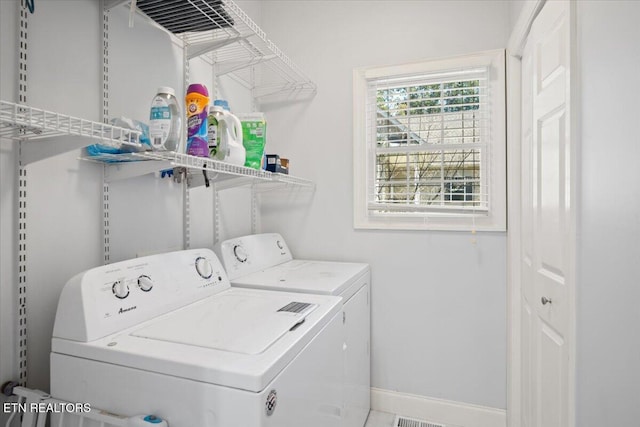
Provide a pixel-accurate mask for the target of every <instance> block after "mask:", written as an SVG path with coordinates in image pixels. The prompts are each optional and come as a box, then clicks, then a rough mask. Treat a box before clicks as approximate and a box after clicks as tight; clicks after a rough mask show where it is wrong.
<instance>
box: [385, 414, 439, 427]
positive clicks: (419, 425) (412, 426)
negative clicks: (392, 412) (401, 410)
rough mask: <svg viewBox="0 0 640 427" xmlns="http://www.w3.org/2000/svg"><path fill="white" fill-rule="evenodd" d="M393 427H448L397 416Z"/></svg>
mask: <svg viewBox="0 0 640 427" xmlns="http://www.w3.org/2000/svg"><path fill="white" fill-rule="evenodd" d="M393 427H447V426H445V425H444V424H436V423H430V422H428V421H423V420H416V419H415V418H407V417H401V416H399V415H398V416H396V419H395V421H394V422H393Z"/></svg>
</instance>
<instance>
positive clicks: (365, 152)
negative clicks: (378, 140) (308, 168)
mask: <svg viewBox="0 0 640 427" xmlns="http://www.w3.org/2000/svg"><path fill="white" fill-rule="evenodd" d="M477 67H487V68H488V70H489V73H488V80H487V81H488V93H489V96H490V101H489V105H490V108H491V110H490V125H489V126H490V135H491V139H490V141H488V147H489V150H488V151H489V152H488V156H489V164H490V168H489V170H490V175H489V176H488V177H487V178H488V180H489V209H488V211H487V210H478V211H477V212H474V211H471V212H464V213H463V212H446V211H445V210H444V209H443V210H441V211H438V210H432V211H429V212H402V213H399V214H375V213H372V212H371V211H370V210H369V207H368V200H367V194H368V187H369V186H370V185H372V181H374V180H375V171H374V168H375V147H373V146H372V145H370V143H369V141H367V128H366V126H367V117H366V115H367V102H368V87H367V86H368V81H370V80H375V79H382V78H393V77H407V76H412V75H413V76H419V75H420V74H429V73H438V72H447V71H452V70H464V69H471V68H477ZM505 74H506V73H505V51H504V50H503V49H499V50H492V51H486V52H478V53H474V54H470V55H462V56H457V57H452V58H444V59H435V60H426V61H421V62H416V63H410V64H400V65H389V66H382V67H363V68H356V69H354V71H353V138H354V140H353V166H354V167H353V172H354V177H353V182H354V208H353V211H354V217H353V220H354V228H356V229H396V230H454V231H476V230H477V231H505V230H506V216H507V215H506V88H505ZM485 173H486V172H485Z"/></svg>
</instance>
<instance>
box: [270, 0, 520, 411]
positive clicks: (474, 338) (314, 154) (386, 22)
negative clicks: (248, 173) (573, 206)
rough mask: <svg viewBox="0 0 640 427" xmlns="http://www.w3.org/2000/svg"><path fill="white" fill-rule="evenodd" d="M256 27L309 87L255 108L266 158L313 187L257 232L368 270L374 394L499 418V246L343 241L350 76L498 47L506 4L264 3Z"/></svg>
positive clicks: (502, 275) (452, 238) (348, 196)
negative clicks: (295, 96)
mask: <svg viewBox="0 0 640 427" xmlns="http://www.w3.org/2000/svg"><path fill="white" fill-rule="evenodd" d="M479 17H482V19H478V18H479ZM263 24H264V29H265V31H266V32H267V34H269V36H270V38H271V39H272V40H274V42H276V43H277V44H278V45H279V46H280V47H281V48H282V50H283V51H284V52H286V53H287V54H289V55H290V56H291V57H292V58H293V59H294V60H295V61H296V62H297V63H298V65H300V66H301V68H302V69H303V70H305V71H306V72H307V73H308V74H309V75H310V77H311V78H312V80H314V81H315V82H316V83H317V84H318V93H317V95H316V97H315V98H314V99H313V100H312V101H310V102H302V103H298V104H294V105H283V104H275V105H265V106H263V109H264V110H265V111H266V112H267V121H268V125H267V134H268V136H267V139H268V142H267V146H268V148H267V151H268V152H275V153H279V154H280V155H281V156H283V157H288V158H290V159H291V165H290V168H291V173H293V174H297V175H299V176H301V177H305V178H309V179H312V180H313V181H315V182H316V184H317V189H316V191H315V194H313V197H309V196H308V194H306V193H304V192H301V194H300V195H299V196H300V197H299V198H296V195H295V194H294V195H287V196H282V197H278V196H277V195H276V194H269V195H267V196H265V197H263V204H264V212H263V213H264V215H263V218H262V219H263V230H265V231H278V232H281V233H282V234H283V235H284V237H285V239H286V240H287V242H288V243H289V244H290V246H291V248H292V251H293V253H294V255H296V256H297V257H300V258H302V257H307V258H312V259H313V258H316V259H337V260H353V261H364V262H368V263H370V264H371V266H372V275H373V279H372V285H373V288H372V386H373V387H377V388H382V389H388V390H395V391H400V392H404V393H412V394H416V395H422V396H429V397H434V398H443V399H450V400H454V401H460V402H467V403H472V404H479V405H486V406H490V407H496V408H505V405H506V397H505V382H506V378H505V377H506V357H505V355H506V296H505V295H506V265H505V263H506V236H505V234H504V233H480V234H478V235H477V243H476V244H473V243H472V235H471V234H469V233H464V232H461V233H454V232H398V231H394V232H390V231H389V232H387V231H367V230H354V229H353V223H352V221H353V220H352V218H353V206H352V200H353V177H352V163H353V155H352V133H353V129H352V70H353V68H354V67H361V66H372V65H384V64H394V63H403V62H413V61H418V60H422V59H429V58H437V57H443V56H451V55H460V54H465V53H471V52H475V51H481V50H488V49H496V48H504V47H505V46H506V43H507V39H508V36H509V5H508V3H507V2H500V1H496V2H487V1H482V2H478V1H466V2H464V1H463V2H459V1H455V2H454V1H441V2H434V1H424V2H416V1H375V2H361V1H269V2H266V3H264V4H263Z"/></svg>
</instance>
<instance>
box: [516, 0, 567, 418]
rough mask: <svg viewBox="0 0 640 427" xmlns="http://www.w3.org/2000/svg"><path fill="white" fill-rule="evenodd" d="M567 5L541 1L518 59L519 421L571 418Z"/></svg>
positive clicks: (564, 2) (558, 2)
mask: <svg viewBox="0 0 640 427" xmlns="http://www.w3.org/2000/svg"><path fill="white" fill-rule="evenodd" d="M570 14H571V6H570V4H569V2H566V1H548V2H547V3H546V4H545V6H544V7H543V9H542V10H541V11H540V13H539V15H538V16H537V17H536V19H535V21H534V23H533V26H532V28H531V32H530V34H529V37H528V41H527V45H526V47H525V50H524V53H523V58H522V101H523V104H522V116H523V117H522V141H523V145H522V176H521V179H522V181H521V185H522V188H521V197H522V222H521V224H522V252H521V253H522V261H521V262H522V270H521V271H522V278H521V279H522V280H521V284H522V306H521V313H522V323H521V327H522V420H521V421H522V422H521V425H522V426H523V427H570V426H572V425H573V416H572V413H573V410H572V409H571V408H572V407H573V397H572V396H573V386H572V383H573V373H572V366H573V365H574V363H573V361H572V360H571V359H572V358H573V351H572V348H573V346H574V343H573V340H574V337H573V320H572V316H573V312H574V309H573V304H574V302H573V295H574V287H575V283H574V281H575V275H574V273H573V270H574V268H573V265H574V256H575V237H574V235H575V231H574V230H575V215H574V209H575V208H574V206H573V204H574V200H575V194H574V191H573V185H574V181H573V176H574V170H573V169H574V167H573V158H574V151H575V147H574V146H573V145H572V142H571V141H572V139H571V135H570V130H571V111H570V109H569V107H570V95H571V94H570V84H569V83H570V77H571V63H570V59H571V55H570V54H571V39H570V34H571V33H570V28H571V25H570V24H571V15H570Z"/></svg>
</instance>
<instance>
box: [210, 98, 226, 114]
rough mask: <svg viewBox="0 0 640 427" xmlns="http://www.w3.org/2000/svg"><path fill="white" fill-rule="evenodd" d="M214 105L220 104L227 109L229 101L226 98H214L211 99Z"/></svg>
mask: <svg viewBox="0 0 640 427" xmlns="http://www.w3.org/2000/svg"><path fill="white" fill-rule="evenodd" d="M213 105H214V106H220V107H222V108H223V109H225V110H227V111H229V102H227V100H226V99H216V100H214V101H213Z"/></svg>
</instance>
